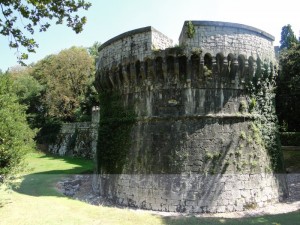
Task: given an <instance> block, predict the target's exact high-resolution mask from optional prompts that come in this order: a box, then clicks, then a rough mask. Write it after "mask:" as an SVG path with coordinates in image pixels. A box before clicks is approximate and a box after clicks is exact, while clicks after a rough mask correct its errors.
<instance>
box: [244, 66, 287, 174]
mask: <svg viewBox="0 0 300 225" xmlns="http://www.w3.org/2000/svg"><path fill="white" fill-rule="evenodd" d="M258 61H259V60H258ZM276 77H277V70H276V69H274V66H273V65H272V63H270V64H268V63H264V64H262V63H261V62H258V68H257V71H256V74H255V77H254V78H253V81H252V82H249V83H248V86H247V90H248V91H249V92H250V96H251V99H250V100H249V110H250V112H251V113H252V114H254V115H256V116H257V118H256V120H255V122H254V126H255V127H257V128H258V130H259V131H258V132H260V134H259V135H260V136H261V139H262V140H261V143H260V144H261V145H262V147H263V148H265V149H266V150H267V151H268V155H269V157H270V160H271V166H272V168H269V169H271V170H272V171H274V172H282V171H283V169H284V166H283V155H282V150H281V144H280V135H279V126H278V119H277V115H276V111H275V88H276V82H275V80H276ZM266 172H268V171H266Z"/></svg>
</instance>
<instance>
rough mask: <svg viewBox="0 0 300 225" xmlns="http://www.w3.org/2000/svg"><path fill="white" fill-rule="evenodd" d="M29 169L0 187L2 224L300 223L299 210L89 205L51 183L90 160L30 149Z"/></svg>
mask: <svg viewBox="0 0 300 225" xmlns="http://www.w3.org/2000/svg"><path fill="white" fill-rule="evenodd" d="M27 161H28V164H29V168H30V170H29V171H28V172H27V174H26V175H25V176H24V180H23V181H22V183H21V185H20V187H19V189H13V190H11V191H9V192H7V191H4V190H0V201H2V203H4V204H3V205H2V206H0V224H1V225H18V224H19V225H27V224H28V225H46V224H49V225H50V224H51V225H75V224H76V225H77V224H78V225H81V224H84V225H86V224H87V225H94V224H95V225H96V224H99V225H100V224H102V225H114V224H115V225H129V224H135V225H143V224H149V225H150V224H155V225H177V224H178V225H179V224H189V225H196V224H225V225H227V224H228V225H229V224H230V225H235V224H243V225H248V224H262V225H263V224H273V225H276V224H277V225H279V224H280V225H283V224H288V225H290V224H291V225H294V224H300V212H299V211H298V212H293V213H288V214H280V215H272V216H261V217H255V218H242V219H225V218H196V217H194V216H189V217H183V216H180V217H161V216H158V215H153V214H151V213H150V212H145V211H134V210H129V209H118V208H113V207H102V206H92V205H89V204H86V203H84V202H80V201H76V200H73V199H70V198H67V197H65V196H62V195H61V194H60V193H58V192H57V191H56V190H55V188H54V185H55V183H56V182H57V181H58V180H59V179H61V178H62V177H63V176H66V175H67V174H78V173H88V172H91V171H92V169H93V163H92V161H89V160H82V159H71V158H67V157H63V158H62V157H52V156H47V155H45V154H42V153H31V154H29V155H28V157H27Z"/></svg>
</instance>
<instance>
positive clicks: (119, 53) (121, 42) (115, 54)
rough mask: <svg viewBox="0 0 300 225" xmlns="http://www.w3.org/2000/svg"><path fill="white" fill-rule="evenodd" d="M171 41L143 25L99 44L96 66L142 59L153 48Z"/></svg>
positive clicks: (107, 65)
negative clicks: (98, 59)
mask: <svg viewBox="0 0 300 225" xmlns="http://www.w3.org/2000/svg"><path fill="white" fill-rule="evenodd" d="M172 43H173V41H172V40H171V39H170V38H168V37H166V36H165V35H164V34H162V33H160V32H159V31H157V30H155V29H154V28H153V27H144V28H140V29H136V30H132V31H129V32H126V33H123V34H120V35H118V36H116V37H114V38H112V39H111V40H109V41H107V42H105V43H104V44H102V45H101V47H100V49H99V58H101V60H100V61H98V64H97V67H98V68H105V67H111V66H113V65H118V64H119V63H120V62H125V61H128V62H129V61H130V60H132V59H134V60H143V59H144V58H146V57H149V56H151V55H152V50H153V49H165V48H167V47H171V46H172Z"/></svg>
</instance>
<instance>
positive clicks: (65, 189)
mask: <svg viewBox="0 0 300 225" xmlns="http://www.w3.org/2000/svg"><path fill="white" fill-rule="evenodd" d="M287 182H288V188H289V197H288V199H286V200H285V201H284V202H280V203H276V204H273V205H269V206H266V207H263V208H258V209H251V210H246V211H242V212H230V213H208V214H193V215H194V216H196V217H224V218H240V217H252V216H260V215H266V214H269V215H272V214H280V213H288V212H293V211H297V210H300V173H296V174H295V173H291V174H287ZM57 189H58V190H59V191H60V192H62V193H64V194H65V195H67V196H70V197H73V198H74V199H77V200H80V201H84V202H87V203H89V204H93V205H104V206H113V207H116V206H115V205H113V204H112V203H111V202H108V201H106V200H105V199H103V198H101V197H99V196H97V195H96V194H95V193H93V190H92V175H73V176H71V177H68V178H66V179H64V180H62V181H60V182H58V183H57ZM132 210H135V211H144V210H136V209H132ZM147 212H150V213H152V214H156V215H161V216H183V215H187V214H183V213H173V212H157V211H147Z"/></svg>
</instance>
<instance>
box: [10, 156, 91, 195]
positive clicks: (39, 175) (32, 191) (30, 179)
mask: <svg viewBox="0 0 300 225" xmlns="http://www.w3.org/2000/svg"><path fill="white" fill-rule="evenodd" d="M35 160H40V162H39V163H38V165H32V164H34V161H32V162H31V161H30V160H29V167H30V166H34V167H38V168H33V169H34V170H38V171H35V172H33V173H29V174H27V175H25V176H23V178H22V182H21V183H20V185H16V186H14V187H13V190H14V191H16V192H18V193H21V194H26V195H31V196H64V195H63V194H61V193H60V192H59V191H58V190H57V188H56V184H57V182H58V181H59V180H62V179H64V178H67V177H71V176H73V175H76V174H92V173H93V168H92V165H93V164H92V161H90V160H85V159H80V158H71V157H59V156H51V155H41V156H38V157H37V158H36V159H35Z"/></svg>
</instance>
